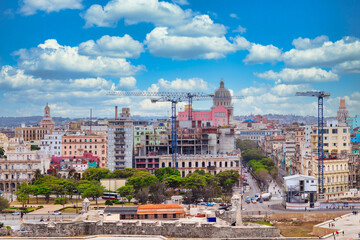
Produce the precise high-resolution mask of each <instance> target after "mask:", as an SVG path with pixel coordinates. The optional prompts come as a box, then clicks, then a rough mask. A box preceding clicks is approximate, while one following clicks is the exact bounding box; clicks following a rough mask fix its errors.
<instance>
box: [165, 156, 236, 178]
mask: <svg viewBox="0 0 360 240" xmlns="http://www.w3.org/2000/svg"><path fill="white" fill-rule="evenodd" d="M171 161H172V158H171V155H167V156H159V166H160V167H162V168H164V167H171ZM177 164H178V166H177V170H179V171H180V173H181V176H182V177H185V176H186V175H188V174H191V173H193V172H195V171H196V170H204V171H205V172H207V173H210V174H212V175H216V174H217V173H219V172H222V171H226V170H235V171H240V170H241V168H240V155H239V154H220V155H189V156H179V157H178V158H177Z"/></svg>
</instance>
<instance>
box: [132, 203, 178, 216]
mask: <svg viewBox="0 0 360 240" xmlns="http://www.w3.org/2000/svg"><path fill="white" fill-rule="evenodd" d="M136 215H137V216H138V217H137V219H163V220H164V219H179V218H184V217H185V209H184V207H182V206H180V205H178V204H147V205H139V206H138V210H137V212H136Z"/></svg>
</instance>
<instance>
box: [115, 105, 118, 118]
mask: <svg viewBox="0 0 360 240" xmlns="http://www.w3.org/2000/svg"><path fill="white" fill-rule="evenodd" d="M117 119H118V109H117V106H115V120H117Z"/></svg>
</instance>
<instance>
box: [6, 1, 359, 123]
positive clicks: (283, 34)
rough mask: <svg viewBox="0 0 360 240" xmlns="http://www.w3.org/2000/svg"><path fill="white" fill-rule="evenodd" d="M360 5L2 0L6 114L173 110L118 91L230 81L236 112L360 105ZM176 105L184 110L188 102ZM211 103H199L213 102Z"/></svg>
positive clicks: (331, 112) (331, 110) (328, 112)
mask: <svg viewBox="0 0 360 240" xmlns="http://www.w3.org/2000/svg"><path fill="white" fill-rule="evenodd" d="M359 7H360V5H359V2H356V1H347V2H346V3H344V2H343V1H328V2H327V4H323V3H321V2H312V1H301V2H300V1H296V2H291V3H289V2H285V1H281V2H277V3H264V2H257V1H251V2H245V1H228V2H227V3H226V4H224V3H220V2H217V1H210V2H209V1H206V2H205V1H191V0H188V1H187V0H176V1H175V0H174V1H167V2H165V1H157V0H151V1H150V0H147V1H141V0H136V1H135V0H133V1H126V0H112V1H107V0H104V1H82V0H67V1H58V0H53V1H49V4H44V3H42V2H41V1H37V0H24V1H19V2H17V1H7V2H5V3H3V4H2V5H1V6H0V11H1V13H2V14H1V15H0V17H1V20H2V23H3V24H1V26H0V29H1V31H2V32H3V33H4V34H3V37H2V38H1V39H0V43H1V47H0V68H1V69H0V95H1V97H0V103H1V107H0V110H1V112H2V114H1V116H35V115H41V112H42V109H43V106H44V105H45V104H46V102H49V105H50V107H51V109H52V116H63V117H84V116H88V111H89V108H92V109H93V111H94V113H95V114H96V116H97V117H101V116H103V117H111V116H112V115H113V107H114V105H118V106H119V107H130V108H131V113H132V114H135V115H143V116H159V115H168V114H167V113H168V111H169V110H170V105H169V104H167V103H156V104H152V103H151V102H150V98H129V97H123V98H120V97H113V96H107V95H106V92H107V91H108V90H110V89H112V90H125V91H137V90H140V91H196V92H198V91H203V92H207V93H214V92H215V90H216V89H217V88H218V86H219V82H220V79H221V78H224V81H225V87H226V88H228V89H229V90H230V91H231V93H232V94H234V95H241V96H244V97H245V98H244V99H239V100H235V101H233V102H234V115H246V114H251V113H253V114H265V113H278V114H296V115H313V116H316V114H317V102H316V99H314V98H306V97H295V92H296V91H307V90H324V91H327V92H330V93H331V97H330V98H329V99H327V100H325V111H324V114H325V116H327V117H328V116H335V115H336V111H337V109H338V107H339V103H340V101H339V100H340V98H345V99H346V105H347V108H348V110H349V113H350V116H353V115H355V114H358V110H359V109H360V91H359V87H360V83H359V73H360V69H359V66H360V40H359V37H360V32H359V28H358V26H357V23H358V22H359V21H360V16H359V15H358V14H357V12H358V10H359V9H360V8H359ZM184 104H185V103H183V104H180V106H179V107H180V108H183V107H184ZM211 105H212V102H211V101H209V102H201V103H200V102H195V103H194V108H195V109H207V108H209V107H210V106H211Z"/></svg>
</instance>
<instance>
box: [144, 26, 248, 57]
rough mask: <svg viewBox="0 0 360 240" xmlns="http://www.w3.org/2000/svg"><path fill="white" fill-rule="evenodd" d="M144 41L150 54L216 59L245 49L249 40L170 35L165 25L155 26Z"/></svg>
mask: <svg viewBox="0 0 360 240" xmlns="http://www.w3.org/2000/svg"><path fill="white" fill-rule="evenodd" d="M145 43H146V44H147V46H148V49H149V51H150V53H151V54H153V55H155V56H159V57H170V58H173V59H196V58H203V59H217V58H223V57H225V55H226V54H227V53H233V52H236V51H237V50H241V49H246V48H247V47H248V46H249V44H250V43H249V42H248V41H247V40H246V39H245V38H243V37H240V36H238V37H236V38H234V39H233V42H232V43H231V42H229V41H228V40H227V39H226V38H225V37H207V36H202V37H185V36H171V35H169V33H168V29H167V28H166V27H157V28H155V29H154V30H153V31H151V32H150V33H149V34H147V36H146V40H145Z"/></svg>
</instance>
